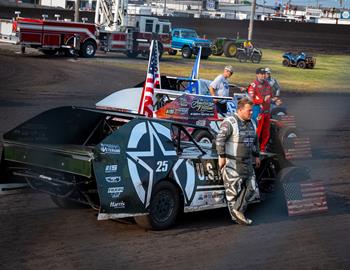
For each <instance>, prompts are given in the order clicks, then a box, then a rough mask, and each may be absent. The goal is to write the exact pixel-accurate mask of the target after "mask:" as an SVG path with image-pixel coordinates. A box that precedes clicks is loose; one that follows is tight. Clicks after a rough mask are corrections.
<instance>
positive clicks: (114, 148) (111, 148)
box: [100, 143, 120, 154]
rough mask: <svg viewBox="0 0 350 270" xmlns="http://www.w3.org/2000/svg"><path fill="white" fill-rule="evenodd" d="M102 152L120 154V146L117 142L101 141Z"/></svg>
mask: <svg viewBox="0 0 350 270" xmlns="http://www.w3.org/2000/svg"><path fill="white" fill-rule="evenodd" d="M100 150H101V152H102V153H107V154H120V146H119V145H117V144H105V143H101V148H100Z"/></svg>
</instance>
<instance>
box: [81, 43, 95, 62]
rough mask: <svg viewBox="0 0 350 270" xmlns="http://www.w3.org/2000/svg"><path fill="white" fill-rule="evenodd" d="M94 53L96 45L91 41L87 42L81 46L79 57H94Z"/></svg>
mask: <svg viewBox="0 0 350 270" xmlns="http://www.w3.org/2000/svg"><path fill="white" fill-rule="evenodd" d="M95 53H96V44H95V42H93V41H92V40H87V41H85V42H84V43H83V45H81V48H80V55H81V56H82V57H84V58H91V57H94V56H95Z"/></svg>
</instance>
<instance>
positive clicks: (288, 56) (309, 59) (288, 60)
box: [282, 52, 316, 68]
mask: <svg viewBox="0 0 350 270" xmlns="http://www.w3.org/2000/svg"><path fill="white" fill-rule="evenodd" d="M282 57H283V61H282V65H283V66H285V67H298V68H314V67H315V65H316V58H315V57H313V56H311V55H309V54H307V53H304V52H299V53H296V54H295V53H292V52H286V53H284V54H283V56H282Z"/></svg>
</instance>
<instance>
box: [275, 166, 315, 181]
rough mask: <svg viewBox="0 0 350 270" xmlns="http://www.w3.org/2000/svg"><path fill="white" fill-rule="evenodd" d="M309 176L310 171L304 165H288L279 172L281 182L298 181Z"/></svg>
mask: <svg viewBox="0 0 350 270" xmlns="http://www.w3.org/2000/svg"><path fill="white" fill-rule="evenodd" d="M309 178H310V173H309V171H308V170H307V169H306V168H304V167H293V166H292V167H286V168H284V169H282V170H281V171H280V172H279V174H278V180H279V181H280V183H297V182H301V181H305V180H308V179H309Z"/></svg>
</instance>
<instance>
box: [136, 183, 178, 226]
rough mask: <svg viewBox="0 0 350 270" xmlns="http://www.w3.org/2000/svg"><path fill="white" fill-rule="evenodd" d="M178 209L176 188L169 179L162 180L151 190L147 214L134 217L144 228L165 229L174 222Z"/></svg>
mask: <svg viewBox="0 0 350 270" xmlns="http://www.w3.org/2000/svg"><path fill="white" fill-rule="evenodd" d="M179 210H180V196H179V192H178V190H177V188H176V187H175V185H174V184H172V183H171V182H169V181H162V182H160V183H158V184H157V185H156V186H155V187H154V189H153V191H152V196H151V202H150V205H149V214H148V215H146V216H136V217H134V219H135V221H136V223H137V224H138V225H139V226H141V227H143V228H145V229H150V230H165V229H168V228H169V227H171V226H172V225H173V224H174V223H175V221H176V218H177V216H178V213H179Z"/></svg>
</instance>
